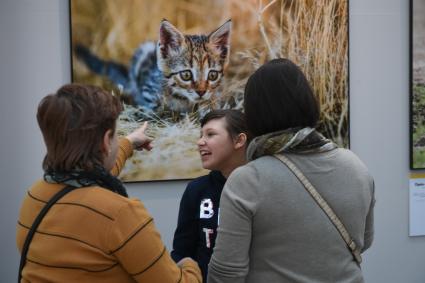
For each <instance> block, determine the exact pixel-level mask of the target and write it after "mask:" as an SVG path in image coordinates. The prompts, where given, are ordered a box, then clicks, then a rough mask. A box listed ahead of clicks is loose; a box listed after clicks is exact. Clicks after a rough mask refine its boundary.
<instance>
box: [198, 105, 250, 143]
mask: <svg viewBox="0 0 425 283" xmlns="http://www.w3.org/2000/svg"><path fill="white" fill-rule="evenodd" d="M220 118H224V120H225V121H226V130H227V132H228V133H229V135H230V136H231V137H232V138H236V137H237V136H238V135H239V134H240V133H244V134H246V135H247V134H248V129H247V127H246V123H245V116H244V114H243V113H242V112H241V111H239V110H235V109H219V110H211V111H210V112H208V113H207V114H205V116H204V117H203V118H202V119H201V127H203V126H204V125H205V124H206V123H208V122H209V121H211V120H214V119H220Z"/></svg>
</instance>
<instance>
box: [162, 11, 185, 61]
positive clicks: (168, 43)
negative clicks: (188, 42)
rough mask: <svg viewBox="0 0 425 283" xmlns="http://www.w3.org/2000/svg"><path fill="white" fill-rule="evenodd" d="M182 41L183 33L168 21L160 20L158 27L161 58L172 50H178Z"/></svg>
mask: <svg viewBox="0 0 425 283" xmlns="http://www.w3.org/2000/svg"><path fill="white" fill-rule="evenodd" d="M183 42H184V35H183V34H182V33H181V32H180V31H179V30H178V29H177V28H176V27H175V26H173V25H172V24H171V23H170V22H169V21H167V20H165V19H164V20H162V22H161V25H160V27H159V41H158V44H159V48H160V54H161V56H162V58H166V57H167V55H168V53H169V52H170V51H172V50H175V51H178V50H179V48H180V46H181V45H182V43H183Z"/></svg>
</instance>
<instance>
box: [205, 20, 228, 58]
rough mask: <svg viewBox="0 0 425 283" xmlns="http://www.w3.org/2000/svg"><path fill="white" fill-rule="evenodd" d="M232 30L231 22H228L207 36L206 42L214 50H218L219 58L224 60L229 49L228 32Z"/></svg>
mask: <svg viewBox="0 0 425 283" xmlns="http://www.w3.org/2000/svg"><path fill="white" fill-rule="evenodd" d="M231 28H232V20H228V21H227V22H225V23H224V24H223V25H222V26H221V27H219V28H218V29H217V30H215V31H213V32H212V33H210V35H208V41H209V42H210V43H211V44H213V46H214V47H215V48H217V49H218V50H220V56H221V58H226V57H227V55H228V53H229V49H230V30H231Z"/></svg>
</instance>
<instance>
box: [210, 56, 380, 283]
mask: <svg viewBox="0 0 425 283" xmlns="http://www.w3.org/2000/svg"><path fill="white" fill-rule="evenodd" d="M244 107H245V114H246V121H247V126H248V129H249V131H250V133H251V134H252V136H253V137H254V139H253V141H252V142H251V143H250V145H249V147H248V153H247V154H248V159H249V160H250V162H249V163H248V164H247V165H245V166H242V167H239V168H238V169H236V170H235V171H233V173H232V174H231V175H230V177H229V179H228V180H227V183H226V185H225V187H224V189H223V193H222V195H221V204H220V219H219V228H218V236H217V240H216V246H215V248H214V253H213V256H212V259H211V262H210V265H209V275H208V282H211V283H216V282H232V283H239V282H255V283H258V282H267V283H269V282H272V283H273V282H279V283H283V282H291V283H296V282H306V283H307V282H315V283H319V282H323V283H325V282H326V283H329V282H344V283H348V282H363V276H362V272H361V269H360V260H359V258H357V260H356V257H355V256H353V253H352V251H351V250H350V248H349V246H348V245H347V244H346V242H345V241H344V239H343V238H342V237H341V234H340V233H339V230H338V229H337V228H336V226H335V225H334V224H333V223H332V222H331V220H330V219H329V217H328V216H327V214H326V213H325V212H324V210H323V209H322V208H321V207H320V206H319V205H318V203H316V201H315V200H314V198H313V197H312V196H311V195H310V194H309V192H308V191H307V190H306V188H305V187H304V185H303V184H302V183H301V182H300V181H299V179H298V178H297V177H296V176H295V175H294V173H292V171H291V170H290V169H289V167H287V166H286V165H285V164H284V163H282V162H281V161H280V160H279V159H277V158H276V157H274V154H277V153H283V154H284V155H285V156H286V157H287V158H288V159H289V160H290V161H292V163H293V164H295V165H296V167H298V168H299V170H300V171H301V172H302V173H303V174H304V175H305V176H306V178H307V179H308V180H309V181H310V182H311V184H312V185H313V186H314V187H315V189H316V190H317V191H318V193H319V194H320V195H321V196H322V197H323V199H325V201H326V202H327V203H328V204H329V206H330V207H331V208H332V210H333V211H334V212H335V214H336V215H337V217H338V218H339V219H340V220H341V222H342V223H343V225H344V227H345V228H346V230H347V232H348V234H349V235H350V237H351V239H352V240H353V243H354V244H355V245H356V246H355V247H354V250H356V251H358V252H359V253H361V252H363V251H365V250H366V249H367V248H369V247H370V245H371V243H372V240H373V207H374V202H375V200H374V183H373V179H372V177H371V175H370V174H369V171H368V169H367V168H366V166H365V165H364V164H363V163H362V161H360V159H359V158H358V157H357V156H356V155H355V154H354V153H352V152H351V151H350V150H347V149H344V148H338V147H337V146H336V145H335V144H334V143H333V142H332V141H330V140H328V139H326V138H325V137H324V136H322V135H321V134H320V133H319V132H318V131H316V130H315V129H314V127H315V126H316V125H317V123H318V120H319V107H318V104H317V102H316V99H315V97H314V95H313V92H312V89H311V87H310V85H309V83H308V81H307V79H306V77H305V76H304V74H303V73H302V71H301V70H300V69H299V68H298V67H297V66H296V65H295V64H294V63H293V62H291V61H290V60H287V59H275V60H272V61H270V62H268V63H266V64H265V65H263V66H262V67H260V68H259V69H258V70H257V71H256V72H255V73H254V74H253V75H252V76H251V77H250V78H249V80H248V82H247V85H246V88H245V98H244ZM353 243H351V244H350V245H354V244H353ZM352 248H353V246H352Z"/></svg>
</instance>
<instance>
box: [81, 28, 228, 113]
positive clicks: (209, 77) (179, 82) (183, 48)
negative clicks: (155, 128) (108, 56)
mask: <svg viewBox="0 0 425 283" xmlns="http://www.w3.org/2000/svg"><path fill="white" fill-rule="evenodd" d="M231 26H232V22H231V20H228V21H227V22H225V23H224V24H223V25H222V26H220V27H219V28H218V29H217V30H215V31H213V32H211V33H210V34H209V35H185V34H183V33H182V32H180V31H179V30H178V29H177V28H176V27H174V26H173V25H172V24H171V23H170V22H168V21H167V20H163V21H162V22H161V24H160V28H159V40H158V42H157V43H156V44H155V43H153V42H145V43H142V44H141V45H140V46H139V47H138V48H137V49H136V51H135V53H134V55H133V58H132V60H131V63H130V66H129V67H127V66H125V65H122V64H119V63H117V62H114V61H107V60H103V59H101V58H99V57H97V56H96V55H95V54H93V53H92V52H91V51H90V50H89V49H88V48H87V47H84V46H82V45H76V47H75V55H76V57H77V58H78V59H79V60H81V61H82V62H83V63H84V64H85V65H86V66H87V67H88V68H89V69H90V70H91V71H92V72H94V73H96V74H98V75H102V76H105V77H107V78H108V79H109V80H111V81H112V82H113V83H114V84H115V85H116V86H117V87H118V88H122V89H123V92H124V93H125V94H128V95H130V96H131V98H132V100H133V102H134V103H135V104H136V105H138V106H140V107H141V108H142V109H143V110H144V111H158V110H160V109H162V110H164V109H165V110H171V111H172V112H174V113H180V114H181V113H187V112H192V111H194V110H196V109H197V107H198V106H199V104H202V103H204V102H211V101H212V100H213V99H214V97H217V96H218V95H219V93H218V89H219V86H220V83H221V81H222V78H223V71H224V68H225V66H226V65H227V63H228V61H229V51H230V30H231Z"/></svg>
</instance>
